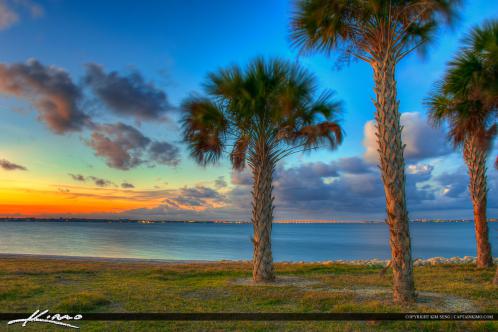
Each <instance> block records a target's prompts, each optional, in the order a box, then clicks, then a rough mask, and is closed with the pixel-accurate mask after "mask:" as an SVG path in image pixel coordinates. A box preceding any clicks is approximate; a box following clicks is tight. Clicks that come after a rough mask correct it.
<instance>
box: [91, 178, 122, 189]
mask: <svg viewBox="0 0 498 332" xmlns="http://www.w3.org/2000/svg"><path fill="white" fill-rule="evenodd" d="M89 178H90V179H91V180H93V183H95V185H96V186H99V187H109V186H116V185H115V184H114V183H113V182H112V181H109V180H106V179H102V178H98V177H95V176H90V177H89Z"/></svg>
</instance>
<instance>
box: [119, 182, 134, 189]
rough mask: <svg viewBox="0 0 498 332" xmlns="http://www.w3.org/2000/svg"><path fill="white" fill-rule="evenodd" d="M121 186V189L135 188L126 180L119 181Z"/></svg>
mask: <svg viewBox="0 0 498 332" xmlns="http://www.w3.org/2000/svg"><path fill="white" fill-rule="evenodd" d="M121 188H123V189H131V188H135V186H134V185H133V184H131V183H128V182H123V183H121Z"/></svg>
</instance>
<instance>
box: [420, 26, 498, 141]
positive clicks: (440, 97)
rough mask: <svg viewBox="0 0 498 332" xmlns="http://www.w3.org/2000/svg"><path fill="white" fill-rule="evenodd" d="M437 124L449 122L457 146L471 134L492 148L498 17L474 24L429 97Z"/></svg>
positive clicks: (497, 100) (497, 111)
mask: <svg viewBox="0 0 498 332" xmlns="http://www.w3.org/2000/svg"><path fill="white" fill-rule="evenodd" d="M427 104H428V106H429V108H430V118H431V120H432V121H433V123H434V124H435V125H440V124H441V123H443V122H447V124H448V125H449V138H450V139H451V141H452V142H453V144H454V145H455V146H459V145H461V144H463V143H464V141H465V138H466V137H468V136H469V135H472V136H477V137H478V138H479V141H480V144H481V146H482V148H485V149H487V148H489V147H490V145H491V143H492V140H493V138H494V137H495V135H496V130H497V128H496V127H497V126H496V118H497V115H498V21H489V22H486V23H484V24H483V26H482V27H476V28H474V29H473V30H472V31H471V33H470V34H469V35H468V36H467V37H466V38H465V39H464V46H463V48H462V49H461V50H460V52H458V55H457V56H456V57H455V58H454V59H453V60H452V61H451V62H450V63H449V64H448V69H447V72H446V74H445V76H444V78H443V80H442V81H441V82H438V83H437V85H436V89H435V91H434V92H433V94H432V95H431V96H430V98H429V99H428V101H427Z"/></svg>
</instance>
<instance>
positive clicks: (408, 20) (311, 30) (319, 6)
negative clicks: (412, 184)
mask: <svg viewBox="0 0 498 332" xmlns="http://www.w3.org/2000/svg"><path fill="white" fill-rule="evenodd" d="M458 2H459V1H457V0H411V1H410V0H298V2H297V10H296V12H295V14H294V17H293V19H292V24H291V25H292V32H291V38H292V40H293V43H294V45H295V46H296V47H298V48H300V49H301V50H302V51H321V52H325V53H327V54H328V53H330V52H331V51H334V50H335V51H339V52H340V53H341V54H342V57H341V58H342V59H349V58H350V57H354V58H357V59H360V60H363V61H365V62H367V63H369V64H370V65H371V67H372V69H373V73H374V84H375V88H374V90H375V95H376V99H375V100H374V105H375V108H376V113H375V120H376V122H377V143H378V147H379V148H378V151H379V157H380V169H381V173H382V180H383V182H384V191H385V196H386V208H387V224H388V225H389V231H390V240H389V243H390V246H391V254H392V260H391V263H392V269H393V298H394V301H395V302H397V303H409V302H413V301H414V300H415V286H414V281H413V262H412V256H411V243H410V242H411V241H410V231H409V226H408V212H407V208H406V198H405V163H404V157H403V149H404V145H403V143H402V141H401V130H402V127H401V125H400V113H399V110H398V106H399V102H398V100H397V97H396V79H395V71H396V65H397V63H398V62H399V61H400V60H401V59H403V58H404V57H405V56H406V55H407V54H409V53H410V52H412V51H413V50H415V49H418V50H421V49H422V48H423V47H424V46H425V45H426V44H427V43H428V42H429V41H430V40H431V37H432V34H433V32H434V30H435V29H436V28H437V26H438V25H440V24H441V23H450V22H451V21H452V19H453V17H454V15H455V13H454V11H455V7H456V5H457V3H458Z"/></svg>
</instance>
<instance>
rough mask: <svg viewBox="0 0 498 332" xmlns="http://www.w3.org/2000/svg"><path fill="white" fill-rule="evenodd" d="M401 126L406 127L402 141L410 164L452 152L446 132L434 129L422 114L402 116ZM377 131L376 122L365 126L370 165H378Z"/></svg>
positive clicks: (370, 122) (365, 142) (367, 158)
mask: <svg viewBox="0 0 498 332" xmlns="http://www.w3.org/2000/svg"><path fill="white" fill-rule="evenodd" d="M401 124H402V125H403V126H404V128H403V131H402V140H403V143H404V144H405V145H406V148H405V153H404V155H405V158H406V159H407V160H408V161H409V162H416V161H418V160H423V159H427V158H434V157H440V156H443V155H446V154H449V153H450V152H451V151H452V150H451V147H450V145H449V144H448V142H447V139H446V136H445V134H444V132H443V131H441V130H439V129H434V128H432V127H431V126H430V124H429V123H428V122H427V120H425V119H423V117H422V116H421V114H420V113H417V112H412V113H403V114H401ZM375 131H376V128H375V121H373V120H371V121H369V122H367V123H366V124H365V127H364V138H363V145H364V146H365V148H366V152H365V159H366V160H367V161H368V162H370V163H378V153H377V149H378V147H377V138H376V136H375Z"/></svg>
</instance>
